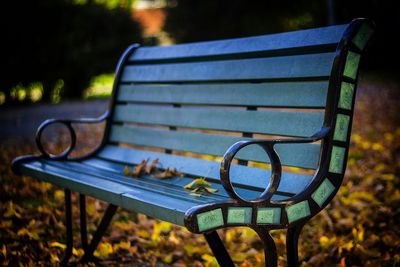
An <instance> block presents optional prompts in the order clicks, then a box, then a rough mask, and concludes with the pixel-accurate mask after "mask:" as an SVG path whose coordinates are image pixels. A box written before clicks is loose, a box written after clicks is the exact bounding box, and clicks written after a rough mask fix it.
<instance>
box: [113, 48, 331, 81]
mask: <svg viewBox="0 0 400 267" xmlns="http://www.w3.org/2000/svg"><path fill="white" fill-rule="evenodd" d="M334 57H335V53H322V54H306V55H295V56H283V57H270V58H253V59H239V60H229V61H225V60H221V61H207V62H193V63H171V64H155V65H131V66H126V67H125V69H124V71H123V73H122V77H121V79H122V82H156V83H162V82H190V81H203V82H204V81H232V80H254V79H279V78H292V79H295V78H309V77H329V75H330V72H331V66H332V62H333V59H334Z"/></svg>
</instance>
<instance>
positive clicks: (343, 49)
mask: <svg viewBox="0 0 400 267" xmlns="http://www.w3.org/2000/svg"><path fill="white" fill-rule="evenodd" d="M363 23H367V24H369V25H370V26H371V27H372V28H374V24H373V23H372V22H371V21H369V20H366V19H356V20H353V21H352V22H351V23H350V24H349V26H348V27H347V29H346V31H345V33H344V35H343V37H342V40H341V41H340V43H339V45H338V47H337V49H336V56H335V59H334V63H333V66H332V70H331V76H330V79H329V89H328V96H327V107H326V112H325V119H324V125H323V127H322V128H321V130H320V131H319V132H317V133H316V134H314V135H313V136H311V137H309V138H291V139H275V140H251V141H241V142H238V143H236V144H233V145H232V146H231V147H230V148H229V149H228V150H227V152H226V153H225V155H224V158H223V160H222V162H221V170H220V177H221V182H222V184H223V186H224V188H225V190H226V191H227V193H228V194H229V196H230V197H231V200H229V201H227V202H220V203H210V204H207V205H202V206H196V207H194V208H192V209H190V210H189V211H187V213H186V214H185V226H186V227H187V228H188V230H190V231H191V232H194V233H202V234H204V236H205V238H206V240H207V242H208V244H209V246H210V248H211V250H212V251H213V253H214V255H215V257H216V258H217V260H218V262H219V264H220V265H221V266H233V261H232V260H231V258H230V256H229V254H228V252H227V251H226V249H225V247H224V245H223V242H222V241H221V239H220V238H219V236H218V233H217V232H216V229H217V228H222V227H234V226H247V227H250V228H252V229H253V230H254V231H255V232H256V233H257V234H258V236H259V237H260V239H261V241H262V242H263V244H264V252H265V264H266V266H270V267H271V266H277V252H276V247H275V243H274V240H273V238H272V237H271V235H270V234H269V231H270V230H272V229H284V228H287V229H288V232H287V242H286V246H287V260H288V264H289V266H298V253H297V249H298V239H299V236H300V233H301V230H302V228H303V226H304V225H305V223H306V222H307V221H308V220H310V219H311V218H312V217H313V216H315V215H316V214H317V213H318V212H319V211H321V210H322V209H323V208H325V206H326V205H327V204H328V203H329V202H330V201H331V199H332V198H333V197H334V196H335V194H336V192H337V190H338V189H339V187H340V185H341V183H342V180H343V176H344V170H345V168H346V162H347V156H348V147H349V140H350V132H351V123H352V117H353V109H354V97H355V92H354V94H353V99H352V104H351V105H352V108H351V110H343V109H340V108H338V106H337V104H338V101H339V91H340V86H341V82H342V81H346V82H350V83H352V84H353V85H354V86H355V88H354V90H356V85H357V76H358V74H357V75H356V78H355V79H351V78H348V77H344V75H343V72H344V67H345V64H346V58H347V54H348V51H355V52H356V53H359V54H361V52H362V49H360V48H358V47H357V46H355V45H354V44H353V43H352V40H353V38H354V37H355V35H356V34H357V32H358V30H359V29H360V28H361V25H362V24H363ZM138 47H139V45H137V44H134V45H132V46H130V47H129V48H128V49H127V50H126V51H125V52H124V54H123V55H122V57H121V59H120V61H119V62H118V65H117V69H116V75H115V80H114V85H113V91H112V97H111V101H110V105H109V110H108V111H106V112H105V113H104V114H103V115H102V116H100V117H99V118H95V119H77V120H65V119H51V120H46V121H45V122H43V123H42V124H41V125H40V126H39V128H38V130H37V133H36V143H37V146H38V149H39V151H40V152H41V155H30V156H24V157H19V158H17V159H15V160H14V161H13V163H12V168H13V170H14V172H16V173H19V168H18V166H19V165H20V164H21V163H23V162H27V161H30V160H32V159H38V158H39V159H40V158H41V159H51V160H82V159H85V158H88V157H90V156H92V155H94V154H96V153H98V151H99V150H100V149H101V148H102V147H103V146H104V145H105V144H106V142H107V140H108V138H109V134H110V129H111V120H110V118H112V115H113V112H114V103H115V101H116V98H117V93H118V88H119V85H120V82H121V75H122V69H123V67H124V65H125V63H126V62H127V61H128V60H129V56H130V55H131V54H132V53H133V52H134V51H135V49H137V48H138ZM339 113H341V114H345V115H347V116H349V118H350V122H349V126H348V131H347V139H346V141H345V142H339V141H335V140H333V129H335V124H336V115H337V114H339ZM101 121H106V126H105V131H104V135H103V139H102V141H101V143H100V145H99V146H98V147H97V148H96V149H95V150H93V151H92V152H90V153H89V154H87V155H85V156H83V157H79V158H73V157H69V154H70V153H71V151H73V149H74V148H75V144H76V134H75V130H74V128H73V126H72V124H74V123H99V122H101ZM54 123H61V124H64V125H65V126H66V127H67V129H68V130H69V133H70V136H71V144H70V146H69V147H68V148H67V149H66V150H65V151H63V152H62V153H61V154H59V155H53V154H50V153H48V152H47V151H46V150H45V149H44V147H43V145H42V143H41V136H42V132H43V131H44V129H45V128H46V127H47V126H49V125H51V124H54ZM316 141H321V146H322V152H321V158H320V166H319V168H318V169H317V170H316V173H315V175H314V178H313V180H312V182H311V183H310V184H309V185H308V187H307V188H306V189H305V190H304V191H303V192H301V193H299V194H297V195H295V196H293V197H291V198H289V199H287V200H284V201H272V200H271V198H272V196H273V195H274V193H275V192H276V190H277V188H278V186H279V182H280V178H281V173H282V165H281V162H280V159H279V155H278V154H277V152H276V151H275V149H274V146H275V145H276V144H283V143H287V144H288V143H292V144H295V143H312V142H316ZM248 145H259V146H261V147H262V148H263V149H264V151H265V152H266V154H267V155H268V157H269V158H270V162H271V166H272V174H271V177H270V182H269V184H268V185H267V187H266V189H265V190H264V192H262V194H261V195H260V196H259V197H258V198H256V199H253V200H250V201H248V200H245V199H242V198H241V197H240V196H239V195H238V194H237V193H236V192H235V189H234V187H233V185H232V183H231V181H230V177H229V169H230V165H231V162H232V159H233V158H234V156H235V155H236V153H237V152H238V151H239V150H240V149H242V148H244V147H246V146H248ZM333 146H340V147H343V148H344V149H345V153H344V159H343V166H342V170H343V171H342V173H341V174H337V173H332V172H329V162H330V159H331V153H332V148H333ZM325 177H329V178H330V179H329V180H330V182H331V183H332V184H333V185H334V188H335V189H334V191H333V193H332V194H331V195H330V196H329V197H328V199H326V201H325V202H324V204H323V205H321V206H319V205H317V203H316V202H315V201H313V200H312V198H311V194H312V193H313V192H314V191H315V190H316V189H317V188H318V187H319V186H320V185H321V183H322V182H323V180H324V178H325ZM302 201H307V203H308V205H309V209H310V214H309V215H307V216H305V217H303V218H301V219H299V220H296V221H294V222H289V220H288V216H287V214H286V213H285V212H284V211H285V208H287V207H290V206H293V205H295V204H297V203H300V202H302ZM79 203H80V233H81V242H82V248H83V249H84V251H85V254H84V256H83V258H82V259H81V261H82V262H87V261H93V260H95V258H94V256H93V252H94V250H95V249H96V247H97V245H98V243H99V242H100V239H101V237H102V236H103V235H104V233H105V231H106V229H107V226H108V225H109V223H110V222H111V219H112V217H113V215H114V214H115V212H116V210H117V206H115V205H113V204H109V206H108V208H107V210H106V212H105V214H104V217H103V218H102V220H101V223H100V225H99V227H98V229H97V231H96V232H95V234H94V236H93V239H92V241H91V243H88V240H87V230H86V201H85V195H83V194H80V197H79ZM65 204H66V205H65V212H66V214H65V215H66V226H67V227H66V228H67V248H66V253H65V257H64V258H63V260H62V261H61V264H62V265H67V264H68V260H69V258H70V257H71V255H72V246H73V244H72V243H73V240H72V212H71V191H70V189H68V188H67V189H65ZM229 207H250V208H252V216H251V217H252V218H251V223H246V224H235V225H232V224H230V225H227V223H225V222H226V221H227V209H228V208H229ZM259 207H271V208H279V209H280V210H281V211H282V212H281V214H280V220H279V221H280V223H278V224H263V225H262V224H257V223H256V210H257V208H259ZM217 208H218V209H221V211H222V215H223V221H224V225H222V226H219V227H215V228H212V229H208V230H207V231H200V230H199V228H198V222H197V217H196V216H197V214H199V213H202V212H207V211H211V210H213V209H217Z"/></svg>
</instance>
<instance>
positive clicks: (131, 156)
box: [85, 145, 312, 194]
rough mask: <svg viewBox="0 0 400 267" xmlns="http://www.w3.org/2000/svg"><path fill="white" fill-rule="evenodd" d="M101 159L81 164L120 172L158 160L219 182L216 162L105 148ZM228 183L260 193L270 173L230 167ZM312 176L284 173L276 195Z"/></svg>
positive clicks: (292, 189) (300, 186)
mask: <svg viewBox="0 0 400 267" xmlns="http://www.w3.org/2000/svg"><path fill="white" fill-rule="evenodd" d="M98 156H99V157H100V158H101V159H104V160H101V159H91V160H87V161H85V163H88V164H93V165H95V166H98V167H99V168H100V167H102V168H106V169H111V170H114V171H122V169H120V168H121V167H122V166H121V165H116V164H115V162H118V163H120V164H123V165H124V166H125V165H126V164H139V163H140V162H141V161H142V160H143V159H149V161H153V160H155V159H158V160H159V162H160V163H161V165H162V166H163V167H164V168H166V167H171V166H174V168H176V169H177V170H178V171H180V172H182V173H186V174H188V175H192V176H195V177H208V178H210V180H211V181H212V182H215V183H218V182H220V178H219V171H220V162H216V161H209V160H203V159H198V158H191V157H185V156H179V155H173V154H164V153H157V152H152V151H146V150H138V149H131V148H124V147H118V146H111V145H108V146H106V147H105V148H104V149H102V150H101V151H100V153H99V155H98ZM230 173H231V179H232V182H233V183H235V184H237V186H238V187H243V188H246V187H255V188H261V189H264V188H265V186H266V184H267V182H268V179H269V177H270V174H271V172H270V171H269V170H265V169H260V168H254V167H247V166H241V165H236V164H233V165H232V167H231V172H230ZM311 179H312V176H308V175H302V174H296V173H289V172H284V173H283V174H282V180H281V184H280V185H279V188H278V191H279V192H285V193H293V194H296V193H299V192H300V191H301V190H302V189H303V188H305V186H306V185H307V184H308V183H309V182H310V181H311ZM179 185H182V184H179Z"/></svg>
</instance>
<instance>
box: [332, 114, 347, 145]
mask: <svg viewBox="0 0 400 267" xmlns="http://www.w3.org/2000/svg"><path fill="white" fill-rule="evenodd" d="M349 126H350V116H348V115H344V114H337V115H336V126H335V131H334V133H333V140H336V141H342V142H345V141H346V140H347V133H348V130H349Z"/></svg>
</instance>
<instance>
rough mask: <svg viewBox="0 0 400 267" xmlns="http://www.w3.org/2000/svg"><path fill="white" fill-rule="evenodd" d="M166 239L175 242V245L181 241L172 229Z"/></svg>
mask: <svg viewBox="0 0 400 267" xmlns="http://www.w3.org/2000/svg"><path fill="white" fill-rule="evenodd" d="M168 241H169V242H171V243H173V244H175V245H178V244H180V243H181V240H180V239H179V238H178V237H177V236H176V235H175V232H174V231H172V232H171V233H170V235H169V237H168Z"/></svg>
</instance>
